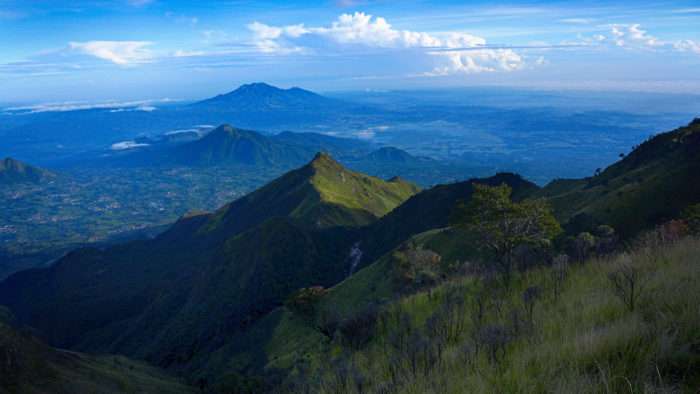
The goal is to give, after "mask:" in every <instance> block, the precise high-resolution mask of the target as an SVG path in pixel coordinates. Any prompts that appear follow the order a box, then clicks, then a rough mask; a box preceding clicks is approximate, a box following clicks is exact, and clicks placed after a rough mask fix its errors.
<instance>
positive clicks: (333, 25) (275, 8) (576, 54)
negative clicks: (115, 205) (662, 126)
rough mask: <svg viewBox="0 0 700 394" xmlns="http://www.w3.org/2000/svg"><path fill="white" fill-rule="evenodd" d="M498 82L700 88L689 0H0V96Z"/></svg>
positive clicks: (699, 12) (699, 15) (97, 96)
mask: <svg viewBox="0 0 700 394" xmlns="http://www.w3.org/2000/svg"><path fill="white" fill-rule="evenodd" d="M252 81H266V82H270V83H273V84H277V85H281V86H297V85H298V86H302V87H306V88H311V89H315V90H320V91H332V90H363V89H399V88H433V87H455V86H480V85H499V86H514V87H528V88H547V89H605V90H644V91H663V92H684V93H688V92H690V93H696V92H700V89H699V88H700V2H698V1H697V0H695V1H663V2H643V1H633V2H632V1H629V2H609V1H606V2H603V1H599V2H596V1H585V2H575V4H574V2H542V1H540V2H537V1H534V2H518V1H513V2H508V3H496V2H482V1H471V2H468V1H411V0H407V1H389V0H384V1H382V0H376V1H371V0H364V1H363V0H328V1H301V0H300V1H289V2H282V1H275V2H272V1H244V0H214V1H197V2H194V1H167V0H65V1H60V0H55V1H49V0H0V87H1V89H0V102H5V103H11V102H15V103H20V102H51V101H56V102H57V101H70V100H75V101H86V100H93V101H94V100H137V99H163V98H170V99H197V98H202V97H207V96H211V95H213V94H216V93H220V92H224V91H228V90H231V89H233V88H235V87H236V86H237V85H239V84H242V83H247V82H252Z"/></svg>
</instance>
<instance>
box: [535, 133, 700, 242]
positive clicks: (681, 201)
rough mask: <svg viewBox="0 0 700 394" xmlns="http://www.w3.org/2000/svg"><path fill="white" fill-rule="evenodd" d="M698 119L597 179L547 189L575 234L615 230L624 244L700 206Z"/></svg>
mask: <svg viewBox="0 0 700 394" xmlns="http://www.w3.org/2000/svg"><path fill="white" fill-rule="evenodd" d="M698 152H700V119H696V120H694V121H693V122H692V123H690V124H689V125H688V126H686V127H681V128H679V129H677V130H674V131H670V132H667V133H662V134H659V135H657V136H655V137H653V138H650V139H649V140H648V141H646V142H644V143H642V144H641V145H639V146H638V147H637V148H636V149H635V150H634V151H632V152H631V153H630V154H629V155H627V156H626V157H624V158H623V159H622V160H620V161H619V162H617V163H615V164H613V165H612V166H610V167H608V168H607V169H605V170H604V171H602V172H601V173H600V174H599V175H596V176H594V177H591V178H586V179H581V180H559V181H554V182H552V183H551V184H549V185H547V186H546V187H545V188H543V189H542V190H541V191H540V193H539V195H540V196H544V197H547V198H548V199H549V201H550V202H551V203H552V205H553V206H554V208H555V212H556V213H557V216H558V217H559V220H560V221H561V222H562V223H564V224H567V225H568V227H569V228H570V231H572V232H579V231H590V230H591V229H593V228H595V227H596V226H597V225H599V224H607V225H611V226H613V227H614V228H615V229H616V230H617V232H618V233H619V234H620V235H621V236H623V237H624V238H627V237H630V236H633V235H634V234H636V233H637V232H639V231H640V230H642V229H645V228H648V227H649V226H653V225H656V224H659V223H662V222H663V221H665V220H669V219H672V218H674V217H677V216H678V215H679V214H680V212H681V211H682V210H683V208H685V207H686V206H688V205H690V204H695V203H698V202H700V182H698V174H700V154H698Z"/></svg>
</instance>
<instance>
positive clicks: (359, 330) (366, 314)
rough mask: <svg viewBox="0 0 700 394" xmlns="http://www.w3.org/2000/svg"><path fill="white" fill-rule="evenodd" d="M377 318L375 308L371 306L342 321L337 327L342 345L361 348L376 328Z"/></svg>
mask: <svg viewBox="0 0 700 394" xmlns="http://www.w3.org/2000/svg"><path fill="white" fill-rule="evenodd" d="M377 318H378V311H377V308H376V307H375V306H371V307H369V308H367V309H365V310H363V311H362V312H360V313H357V314H355V315H353V316H352V317H349V318H347V319H345V320H343V321H342V322H341V323H340V325H339V326H338V330H339V331H340V333H341V335H342V338H343V343H344V344H345V345H346V346H349V347H351V348H353V349H360V348H362V347H363V346H364V345H365V344H367V342H369V340H370V339H371V338H372V335H373V334H374V332H375V329H376V327H377Z"/></svg>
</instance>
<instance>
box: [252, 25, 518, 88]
mask: <svg viewBox="0 0 700 394" xmlns="http://www.w3.org/2000/svg"><path fill="white" fill-rule="evenodd" d="M248 29H249V30H250V31H251V33H252V35H253V43H254V45H255V47H256V48H257V49H258V50H259V51H261V52H265V53H271V54H281V55H288V54H293V53H314V52H319V51H324V52H328V51H332V50H334V49H335V50H340V49H342V48H344V47H347V46H361V47H365V48H379V49H384V48H386V49H411V50H419V51H422V53H424V54H425V55H427V56H431V57H432V58H434V59H438V60H440V59H441V60H442V61H440V62H439V63H441V64H439V65H437V66H436V67H435V69H434V70H433V71H431V72H428V73H426V74H425V75H447V74H452V73H457V72H461V73H478V72H494V71H515V70H518V69H521V68H523V66H524V62H525V61H524V58H523V56H522V55H520V54H518V53H517V52H515V51H514V50H513V49H507V48H505V49H494V48H488V47H487V43H486V40H485V39H484V38H482V37H478V36H475V35H472V34H468V33H464V32H447V33H440V34H435V33H428V32H420V31H411V30H399V29H395V28H394V27H393V26H392V25H391V24H390V23H389V22H388V21H387V20H386V19H385V18H382V17H374V16H373V15H370V14H365V13H363V12H355V13H354V14H342V15H340V16H339V17H338V18H337V19H336V20H335V21H333V22H332V23H331V24H330V25H329V26H318V27H311V26H305V25H303V24H300V25H289V26H270V25H267V24H264V23H261V22H257V21H256V22H253V23H251V24H249V25H248Z"/></svg>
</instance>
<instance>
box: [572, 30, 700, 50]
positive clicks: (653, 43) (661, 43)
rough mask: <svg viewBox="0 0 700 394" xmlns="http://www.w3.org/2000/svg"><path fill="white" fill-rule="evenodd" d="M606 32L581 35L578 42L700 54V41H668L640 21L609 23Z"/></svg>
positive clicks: (581, 43)
mask: <svg viewBox="0 0 700 394" xmlns="http://www.w3.org/2000/svg"><path fill="white" fill-rule="evenodd" d="M608 29H609V31H608V32H606V34H595V35H593V36H585V37H584V36H579V39H578V41H576V44H580V45H587V46H609V47H610V46H612V47H619V48H627V49H637V50H647V51H666V52H673V51H675V52H691V53H697V54H700V43H698V42H696V41H693V40H678V41H667V40H662V39H660V38H658V37H656V36H654V35H652V34H649V32H648V31H647V30H645V29H644V28H642V25H641V24H639V23H634V24H627V25H622V24H614V25H609V27H608Z"/></svg>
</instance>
